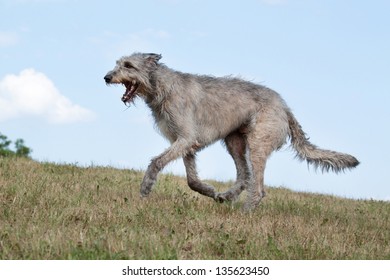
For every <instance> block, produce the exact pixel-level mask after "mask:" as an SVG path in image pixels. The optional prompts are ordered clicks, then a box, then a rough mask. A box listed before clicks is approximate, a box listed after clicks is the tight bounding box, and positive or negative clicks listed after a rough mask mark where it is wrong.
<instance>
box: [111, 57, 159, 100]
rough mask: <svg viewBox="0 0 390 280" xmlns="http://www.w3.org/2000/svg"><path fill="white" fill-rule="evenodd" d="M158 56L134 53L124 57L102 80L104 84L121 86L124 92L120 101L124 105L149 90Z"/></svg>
mask: <svg viewBox="0 0 390 280" xmlns="http://www.w3.org/2000/svg"><path fill="white" fill-rule="evenodd" d="M161 57H162V56H161V55H160V54H155V53H134V54H132V55H130V56H124V57H122V58H120V59H119V60H118V61H117V62H116V66H115V68H114V69H113V70H111V71H109V72H108V73H107V75H106V76H104V80H105V81H106V84H122V85H124V86H125V88H126V91H125V93H124V94H123V96H122V101H123V102H124V103H125V104H126V103H129V102H131V101H133V99H134V98H135V97H136V96H137V95H138V94H146V93H147V92H148V91H150V90H151V84H150V76H151V74H152V72H154V71H155V70H156V69H157V66H158V61H159V60H160V59H161Z"/></svg>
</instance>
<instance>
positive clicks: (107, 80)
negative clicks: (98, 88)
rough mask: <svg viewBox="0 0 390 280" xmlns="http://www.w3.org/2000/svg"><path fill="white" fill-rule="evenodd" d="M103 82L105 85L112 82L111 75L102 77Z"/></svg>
mask: <svg viewBox="0 0 390 280" xmlns="http://www.w3.org/2000/svg"><path fill="white" fill-rule="evenodd" d="M104 80H105V81H106V83H109V82H111V80H112V75H111V74H107V75H105V76H104Z"/></svg>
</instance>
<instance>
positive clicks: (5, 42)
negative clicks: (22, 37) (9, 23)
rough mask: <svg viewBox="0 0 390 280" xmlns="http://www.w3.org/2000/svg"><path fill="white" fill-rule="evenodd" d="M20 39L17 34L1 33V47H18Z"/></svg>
mask: <svg viewBox="0 0 390 280" xmlns="http://www.w3.org/2000/svg"><path fill="white" fill-rule="evenodd" d="M18 41H19V37H18V35H17V34H16V33H12V32H4V31H0V47H9V46H13V45H16V44H17V43H18Z"/></svg>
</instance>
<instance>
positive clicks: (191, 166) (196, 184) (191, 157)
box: [183, 153, 216, 199]
mask: <svg viewBox="0 0 390 280" xmlns="http://www.w3.org/2000/svg"><path fill="white" fill-rule="evenodd" d="M183 161H184V165H185V167H186V172H187V183H188V186H189V187H190V188H191V189H192V190H194V191H196V192H198V193H200V194H203V195H205V196H208V197H211V198H214V199H215V196H216V193H215V189H214V187H212V186H210V185H207V184H206V183H203V182H202V181H201V180H200V179H199V177H198V173H197V171H196V163H195V154H194V153H189V154H187V155H186V156H184V157H183Z"/></svg>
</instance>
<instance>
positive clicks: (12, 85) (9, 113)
mask: <svg viewBox="0 0 390 280" xmlns="http://www.w3.org/2000/svg"><path fill="white" fill-rule="evenodd" d="M26 116H37V117H42V118H44V119H45V120H47V121H48V122H50V123H71V122H85V121H91V120H93V119H94V117H95V115H94V113H93V112H91V111H90V110H88V109H85V108H83V107H81V106H79V105H76V104H73V103H72V102H71V101H70V100H69V99H68V98H66V97H65V96H63V95H61V93H60V92H59V90H58V89H57V88H56V87H55V85H54V84H53V82H52V81H51V80H50V79H49V78H48V77H47V76H46V75H45V74H43V73H40V72H37V71H35V70H34V69H25V70H23V71H22V72H20V74H19V75H7V76H5V77H4V78H3V79H2V80H0V122H1V121H6V120H9V119H14V118H21V117H26Z"/></svg>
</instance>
